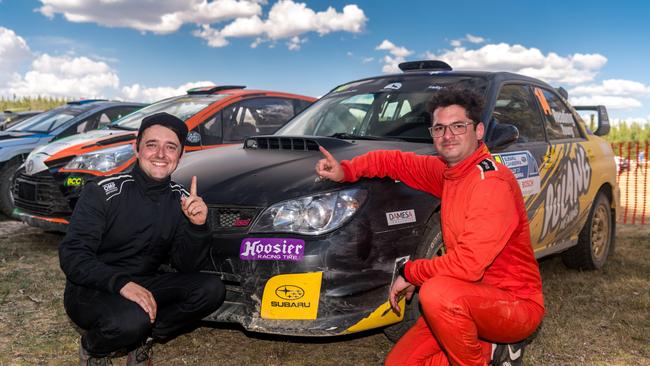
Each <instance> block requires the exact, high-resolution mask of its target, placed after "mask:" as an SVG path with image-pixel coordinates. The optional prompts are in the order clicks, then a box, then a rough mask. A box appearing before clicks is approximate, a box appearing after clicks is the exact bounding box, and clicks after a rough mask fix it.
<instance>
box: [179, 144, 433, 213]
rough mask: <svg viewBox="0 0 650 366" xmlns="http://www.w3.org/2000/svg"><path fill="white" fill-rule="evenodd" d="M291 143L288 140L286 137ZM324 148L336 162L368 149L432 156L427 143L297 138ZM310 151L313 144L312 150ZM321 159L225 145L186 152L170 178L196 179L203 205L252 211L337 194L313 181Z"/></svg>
mask: <svg viewBox="0 0 650 366" xmlns="http://www.w3.org/2000/svg"><path fill="white" fill-rule="evenodd" d="M283 138H288V139H291V137H285V136H283ZM296 139H301V140H305V139H307V140H310V141H312V142H313V143H315V144H317V145H320V146H323V147H325V148H326V149H328V151H330V153H332V155H334V157H335V158H337V159H338V160H347V159H351V158H353V157H355V156H358V155H361V154H363V153H366V152H368V151H372V150H401V151H413V152H416V153H418V154H433V153H434V149H433V146H432V145H431V144H430V143H411V142H403V141H366V140H340V139H334V138H328V137H307V138H306V137H297V138H296ZM312 146H314V145H312ZM322 158H323V155H322V154H321V153H320V152H319V151H318V150H309V151H306V150H290V149H289V150H288V149H248V148H246V149H245V148H243V146H242V145H240V146H229V147H224V148H221V149H214V150H205V151H200V152H194V153H189V154H187V156H185V157H183V159H181V163H180V164H179V166H178V169H177V170H176V172H175V173H174V175H173V176H172V179H173V180H174V181H176V182H178V183H181V184H183V185H184V186H185V187H189V182H190V180H191V178H192V176H194V175H195V176H197V188H198V194H199V195H200V196H202V197H203V199H204V200H205V202H206V203H207V204H219V205H222V204H223V205H236V206H257V207H264V206H268V205H269V204H272V203H275V202H279V201H283V200H286V199H291V198H295V197H300V196H304V195H309V194H313V193H315V192H322V191H327V190H332V189H336V187H340V185H339V184H338V183H334V182H330V181H325V180H320V179H317V177H316V173H315V171H314V168H315V166H316V162H317V161H318V160H319V159H322Z"/></svg>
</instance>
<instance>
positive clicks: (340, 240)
mask: <svg viewBox="0 0 650 366" xmlns="http://www.w3.org/2000/svg"><path fill="white" fill-rule="evenodd" d="M356 221H357V222H355V221H353V222H350V223H348V224H347V225H345V226H344V228H342V229H340V230H338V231H336V232H334V233H331V234H329V235H327V236H323V237H306V236H296V235H292V236H288V235H284V236H280V235H277V236H276V238H277V239H278V241H282V239H293V240H295V239H296V238H299V239H301V240H304V242H305V253H304V257H303V258H302V260H300V261H287V260H256V261H251V260H242V259H240V256H239V254H240V247H241V245H242V241H243V240H246V239H247V237H242V236H238V235H231V236H219V235H216V236H215V237H214V242H213V245H212V247H211V253H210V258H209V259H208V261H207V264H206V266H205V267H204V268H205V270H206V272H211V273H215V274H217V275H219V276H221V278H222V279H223V280H224V283H225V285H226V290H227V293H226V301H225V303H224V304H223V306H221V308H219V309H218V310H217V311H216V312H214V313H213V314H211V315H210V316H208V317H207V318H206V320H209V321H216V322H232V323H239V324H241V325H242V326H243V327H244V328H245V329H247V330H250V331H254V332H261V333H274V334H283V335H294V336H335V335H342V334H348V333H354V332H360V331H363V330H368V329H374V328H379V327H383V326H386V325H390V324H394V323H397V322H399V321H401V320H402V319H403V315H404V313H403V312H402V313H401V314H400V315H397V314H395V313H394V312H393V311H392V310H391V308H390V305H389V303H388V294H389V290H390V285H391V282H392V280H393V278H394V276H395V274H396V264H395V263H396V260H397V259H398V258H401V257H404V256H408V255H410V254H412V253H413V252H414V251H415V246H416V245H417V244H418V243H419V242H420V241H421V236H422V233H423V231H424V227H423V226H411V227H405V228H401V229H398V230H392V231H387V232H381V233H375V234H368V233H371V232H372V231H371V230H369V228H368V225H366V224H363V223H362V222H360V221H359V220H356ZM262 236H267V235H262ZM248 238H250V237H248ZM395 244H402V245H395ZM292 291H293V292H294V293H295V291H298V292H299V293H298V295H297V296H289V297H287V296H283V294H282V292H285V293H286V292H289V293H291V292H292ZM402 301H403V300H402ZM401 308H402V309H405V306H404V304H403V303H402V305H401Z"/></svg>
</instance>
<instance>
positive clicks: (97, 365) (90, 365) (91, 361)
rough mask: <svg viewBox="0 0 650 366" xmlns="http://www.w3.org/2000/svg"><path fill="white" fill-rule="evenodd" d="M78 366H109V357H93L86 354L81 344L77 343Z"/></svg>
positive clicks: (110, 363) (111, 363)
mask: <svg viewBox="0 0 650 366" xmlns="http://www.w3.org/2000/svg"><path fill="white" fill-rule="evenodd" d="M79 365H81V366H111V365H113V362H111V358H110V357H95V356H93V355H91V354H90V353H88V351H86V349H85V348H84V346H83V344H81V342H79Z"/></svg>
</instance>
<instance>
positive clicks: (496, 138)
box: [485, 120, 519, 150]
mask: <svg viewBox="0 0 650 366" xmlns="http://www.w3.org/2000/svg"><path fill="white" fill-rule="evenodd" d="M492 126H493V127H492V131H491V132H490V135H489V136H487V137H488V138H487V139H486V143H485V144H486V145H487V147H488V149H490V150H493V149H494V150H496V149H503V148H506V147H507V146H508V145H510V144H512V143H513V142H515V141H517V139H519V130H518V129H517V127H515V126H514V125H511V124H509V123H499V122H498V121H497V120H493V123H492Z"/></svg>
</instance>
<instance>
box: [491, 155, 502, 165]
mask: <svg viewBox="0 0 650 366" xmlns="http://www.w3.org/2000/svg"><path fill="white" fill-rule="evenodd" d="M493 157H494V160H496V161H497V163H499V164H503V162H502V161H501V156H500V155H493Z"/></svg>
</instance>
